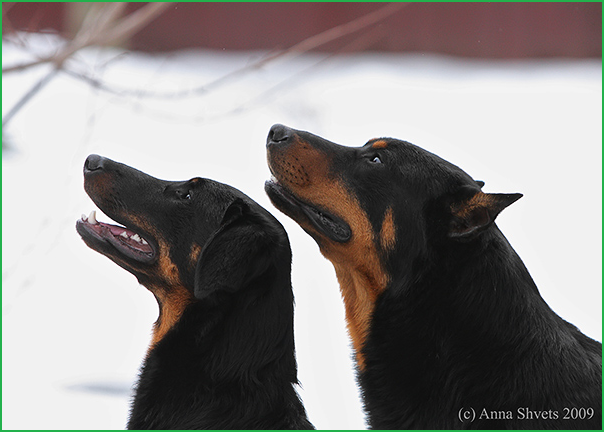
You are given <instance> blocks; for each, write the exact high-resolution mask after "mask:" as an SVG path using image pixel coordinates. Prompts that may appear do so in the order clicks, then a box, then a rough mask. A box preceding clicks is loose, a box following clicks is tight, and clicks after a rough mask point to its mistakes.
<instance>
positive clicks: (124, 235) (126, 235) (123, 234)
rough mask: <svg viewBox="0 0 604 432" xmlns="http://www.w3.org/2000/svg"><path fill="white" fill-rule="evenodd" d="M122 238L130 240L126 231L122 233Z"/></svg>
mask: <svg viewBox="0 0 604 432" xmlns="http://www.w3.org/2000/svg"><path fill="white" fill-rule="evenodd" d="M120 237H124V238H128V234H126V231H122V233H121V234H120Z"/></svg>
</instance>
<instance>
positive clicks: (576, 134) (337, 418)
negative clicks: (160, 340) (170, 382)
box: [2, 36, 602, 429]
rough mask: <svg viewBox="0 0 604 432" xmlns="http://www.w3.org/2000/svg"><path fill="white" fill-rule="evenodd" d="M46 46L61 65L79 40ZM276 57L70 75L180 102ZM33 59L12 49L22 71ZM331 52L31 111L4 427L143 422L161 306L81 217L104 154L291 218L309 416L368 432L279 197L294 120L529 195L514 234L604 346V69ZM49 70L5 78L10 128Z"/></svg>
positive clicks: (161, 59) (306, 240) (16, 194)
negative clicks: (136, 407) (268, 150)
mask: <svg viewBox="0 0 604 432" xmlns="http://www.w3.org/2000/svg"><path fill="white" fill-rule="evenodd" d="M27 43H28V46H30V47H31V49H34V50H35V51H36V52H48V51H50V50H53V49H55V47H56V46H57V44H58V43H60V42H59V41H57V40H56V39H55V38H53V37H51V36H31V37H29V39H27ZM263 55H264V53H260V52H238V53H233V52H212V51H186V52H179V53H171V54H164V55H156V56H151V55H145V54H140V53H123V52H121V51H118V50H96V49H90V50H87V51H85V52H82V53H80V54H79V55H78V58H77V59H76V60H74V61H73V62H72V63H71V64H70V67H71V68H73V69H76V70H79V71H83V72H86V73H87V74H94V75H95V76H97V77H98V78H99V79H101V80H103V81H104V82H106V83H107V84H108V85H110V86H112V87H115V88H118V89H136V90H141V91H147V92H159V93H170V92H178V91H182V90H186V89H189V88H194V87H199V86H202V85H205V84H207V83H209V82H212V81H214V80H216V79H218V78H220V77H222V76H224V75H226V74H227V73H230V72H232V71H234V70H237V69H239V68H241V67H244V66H246V65H249V64H252V63H253V62H254V61H256V60H257V59H260V58H262V56H263ZM29 57H30V54H28V53H27V50H24V49H23V48H22V47H20V46H19V45H18V44H15V43H11V42H6V41H4V43H3V48H2V61H3V66H7V65H10V64H15V63H17V62H19V61H22V60H25V59H27V58H29ZM324 57H325V56H324V55H320V54H313V55H308V54H307V55H303V56H298V57H287V58H283V59H281V60H279V61H276V62H274V63H270V64H268V65H266V66H265V67H263V68H260V69H253V70H250V71H249V73H246V74H243V75H241V76H240V77H238V78H234V79H232V80H230V81H229V82H228V83H227V84H224V85H217V86H214V87H212V89H211V90H210V91H208V92H206V93H201V94H196V95H189V96H187V97H180V98H175V99H173V100H171V99H166V98H145V97H142V96H136V95H128V96H126V95H119V94H112V93H107V92H104V91H102V90H99V89H94V88H92V87H91V86H89V85H88V84H86V83H84V82H82V81H80V80H76V79H75V78H73V77H70V76H67V75H65V74H59V75H57V76H56V77H55V78H54V79H53V80H52V81H51V82H50V83H49V84H48V85H47V86H46V87H45V88H44V89H43V90H41V92H40V93H39V94H37V95H36V96H35V98H34V99H32V101H31V102H30V103H29V104H27V105H26V106H25V107H24V109H23V110H22V111H21V112H19V113H18V114H17V115H16V116H15V117H14V118H13V120H12V121H11V122H10V123H9V125H8V127H6V128H5V129H4V139H5V140H6V139H8V141H9V145H10V148H9V149H8V150H6V149H5V150H4V152H3V159H2V204H3V207H2V209H3V212H2V222H3V223H2V248H3V252H4V253H3V260H2V282H3V286H2V288H3V290H2V324H3V325H2V353H3V359H2V360H3V368H2V392H3V406H2V427H3V428H4V429H119V428H123V427H124V426H125V423H126V419H127V415H128V405H129V399H130V391H131V386H132V384H133V383H134V382H135V380H136V376H137V373H138V368H139V366H140V363H141V360H142V359H143V357H144V355H145V352H146V349H147V344H148V342H149V340H150V332H151V326H152V323H153V322H154V321H155V318H156V316H157V305H156V304H155V301H154V299H153V297H152V295H151V294H150V293H149V292H147V290H146V289H145V288H143V287H141V286H139V285H137V282H136V280H135V279H134V277H133V276H131V275H130V274H129V273H127V272H125V271H124V270H122V269H121V268H119V267H117V266H116V265H114V264H113V263H112V262H110V261H109V260H108V259H106V258H105V257H103V256H101V255H99V254H97V253H95V252H93V251H91V250H90V249H88V248H87V247H86V246H85V245H84V244H83V242H82V241H81V240H80V238H79V236H78V235H77V233H76V232H75V221H76V219H77V218H78V217H79V216H80V214H81V213H86V214H88V212H89V211H90V210H92V209H94V208H95V207H94V205H93V204H92V202H91V201H90V199H89V198H88V197H87V195H86V194H85V192H84V190H83V188H82V174H81V170H82V165H83V162H84V159H85V158H86V156H87V155H88V154H90V153H98V154H101V155H103V156H107V157H110V158H112V159H114V160H117V161H120V162H123V163H126V164H129V165H132V166H134V167H136V168H138V169H140V170H142V171H145V172H147V173H149V174H151V175H154V176H156V177H160V178H164V179H170V180H185V179H188V178H191V177H194V176H203V177H209V178H212V179H215V180H218V181H222V182H225V183H228V184H231V185H233V186H234V187H237V188H239V189H241V190H242V191H244V192H245V193H247V194H248V195H250V196H251V197H252V198H254V199H255V200H256V201H258V202H259V203H260V204H261V205H263V206H265V207H266V208H267V209H269V210H270V211H272V212H273V214H275V216H276V217H277V218H278V219H279V220H280V221H281V222H282V223H283V225H284V226H285V227H286V229H287V230H288V233H289V235H290V241H291V243H292V248H293V253H294V259H293V260H294V261H293V282H294V292H295V295H296V344H297V345H296V347H297V356H298V363H299V377H300V380H301V383H302V387H301V388H300V395H301V396H302V398H303V400H304V403H305V405H306V408H307V410H308V413H309V417H310V419H311V421H313V422H314V424H315V426H316V427H317V428H321V429H363V428H365V422H364V416H363V414H362V409H361V404H360V402H359V398H358V390H357V386H356V384H355V381H354V371H353V368H352V359H351V351H350V343H349V340H348V336H347V334H346V329H345V324H344V311H343V305H342V302H341V299H340V294H339V290H338V286H337V281H336V279H335V276H334V271H333V268H332V266H331V264H330V263H329V262H328V261H327V260H325V259H324V258H323V257H322V256H321V255H320V253H319V251H318V248H317V246H316V244H315V243H314V241H313V240H312V239H311V238H310V237H309V236H308V235H306V234H305V233H304V232H303V231H302V230H301V229H300V228H299V227H298V225H297V224H296V223H294V222H293V221H291V220H290V219H289V218H287V217H286V216H284V215H283V214H281V213H279V212H278V211H277V210H275V209H274V207H273V206H272V205H271V204H270V202H269V200H268V198H267V197H266V195H265V193H264V190H263V184H264V181H265V180H266V179H267V178H268V177H269V172H268V168H267V167H266V161H265V150H264V143H265V138H266V135H267V132H268V130H269V128H270V126H271V125H272V124H274V123H283V124H286V125H288V126H291V127H294V128H297V129H303V130H308V131H311V132H313V133H315V134H318V135H321V136H323V137H325V138H327V139H330V140H332V141H335V142H338V143H341V144H346V145H352V146H358V145H362V144H364V142H365V141H367V140H368V139H370V138H374V137H378V136H393V137H397V138H401V139H406V140H408V141H411V142H413V143H415V144H417V145H420V146H422V147H424V148H426V149H428V150H430V151H432V152H434V153H436V154H438V155H440V156H441V157H443V158H445V159H448V160H450V161H451V162H453V163H455V164H457V165H459V166H461V167H462V168H463V169H464V170H466V171H467V172H469V173H470V174H471V175H472V176H473V177H474V178H476V179H480V180H484V181H485V182H486V187H485V190H486V191H489V192H509V193H512V192H521V193H523V194H524V197H523V198H522V199H521V200H520V201H518V202H517V203H515V204H514V205H512V206H511V207H510V208H508V209H506V210H505V211H504V212H503V213H502V214H501V215H500V216H499V218H498V225H499V226H500V228H501V229H502V231H503V232H504V233H505V234H506V236H507V237H508V239H509V240H510V242H511V243H512V245H513V246H514V247H515V249H516V250H517V252H518V253H519V254H520V256H521V257H522V258H523V260H524V262H525V264H526V265H527V267H528V268H529V270H530V271H531V274H532V275H533V277H534V279H535V281H536V282H537V285H538V286H539V287H540V290H541V293H542V296H543V297H544V298H545V299H546V301H547V302H548V303H549V305H550V306H551V307H552V309H554V310H555V311H556V312H557V313H558V314H559V315H561V316H562V317H563V318H565V319H566V320H568V321H570V322H572V323H574V324H575V325H577V326H578V327H579V328H580V329H581V330H582V331H583V332H585V333H586V334H588V335H589V336H591V337H593V338H595V339H598V340H601V337H602V336H601V327H602V321H601V317H602V310H601V305H602V292H601V262H602V259H601V258H602V256H601V238H602V235H601V234H602V233H601V196H602V190H601V184H602V182H601V180H602V177H601V175H602V166H601V160H602V153H601V151H602V141H601V139H602V84H601V82H602V66H601V62H600V61H599V60H582V61H580V60H562V59H559V60H549V61H517V62H511V61H507V62H506V61H479V60H467V59H466V60H463V59H456V58H449V57H443V56H422V55H393V54H391V55H384V54H382V55H378V54H355V55H348V56H340V57H332V58H330V59H328V60H324ZM48 70H49V69H48V67H46V66H40V67H37V68H34V69H32V70H29V71H26V72H22V73H11V74H5V75H3V77H2V90H3V91H2V112H3V116H4V115H5V114H6V113H7V111H8V110H9V109H10V108H11V107H12V106H13V105H14V104H15V103H16V101H17V100H18V99H19V98H20V97H21V96H22V95H23V94H24V93H25V92H26V91H27V90H28V89H29V88H30V87H31V86H32V85H33V84H34V83H35V82H36V81H37V80H39V79H40V78H41V77H42V76H44V75H45V74H46V73H47V72H48ZM99 219H100V220H107V218H106V217H104V215H102V214H100V215H99ZM32 413H33V414H32Z"/></svg>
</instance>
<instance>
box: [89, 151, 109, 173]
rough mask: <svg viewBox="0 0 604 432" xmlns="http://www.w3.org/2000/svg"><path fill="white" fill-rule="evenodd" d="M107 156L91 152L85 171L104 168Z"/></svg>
mask: <svg viewBox="0 0 604 432" xmlns="http://www.w3.org/2000/svg"><path fill="white" fill-rule="evenodd" d="M104 161H105V158H104V157H102V156H99V155H96V154H91V155H90V156H88V157H87V158H86V162H84V172H86V171H97V170H100V169H103V165H104Z"/></svg>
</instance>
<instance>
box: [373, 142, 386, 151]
mask: <svg viewBox="0 0 604 432" xmlns="http://www.w3.org/2000/svg"><path fill="white" fill-rule="evenodd" d="M371 147H372V148H374V149H383V148H386V147H388V143H387V142H386V141H384V140H377V141H376V142H374V143H373V144H371Z"/></svg>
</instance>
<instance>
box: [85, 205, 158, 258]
mask: <svg viewBox="0 0 604 432" xmlns="http://www.w3.org/2000/svg"><path fill="white" fill-rule="evenodd" d="M76 229H77V231H78V233H79V234H80V235H81V236H82V238H83V239H84V241H85V242H86V244H87V245H88V246H89V247H91V248H92V249H94V250H96V251H97V252H100V253H102V254H105V255H106V254H111V252H115V251H117V252H118V253H119V254H120V255H122V256H125V257H127V258H130V259H133V260H135V261H138V262H141V263H144V264H150V263H151V262H153V261H154V260H155V256H156V252H155V248H154V247H153V246H152V244H153V241H152V240H150V238H149V237H147V238H146V239H145V237H143V236H142V235H141V234H139V233H136V232H135V231H134V230H132V229H130V228H126V227H124V226H119V225H111V224H108V223H104V222H99V221H97V220H96V210H93V211H92V212H90V214H89V215H88V216H86V215H82V217H81V219H79V220H78V221H77V223H76Z"/></svg>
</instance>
